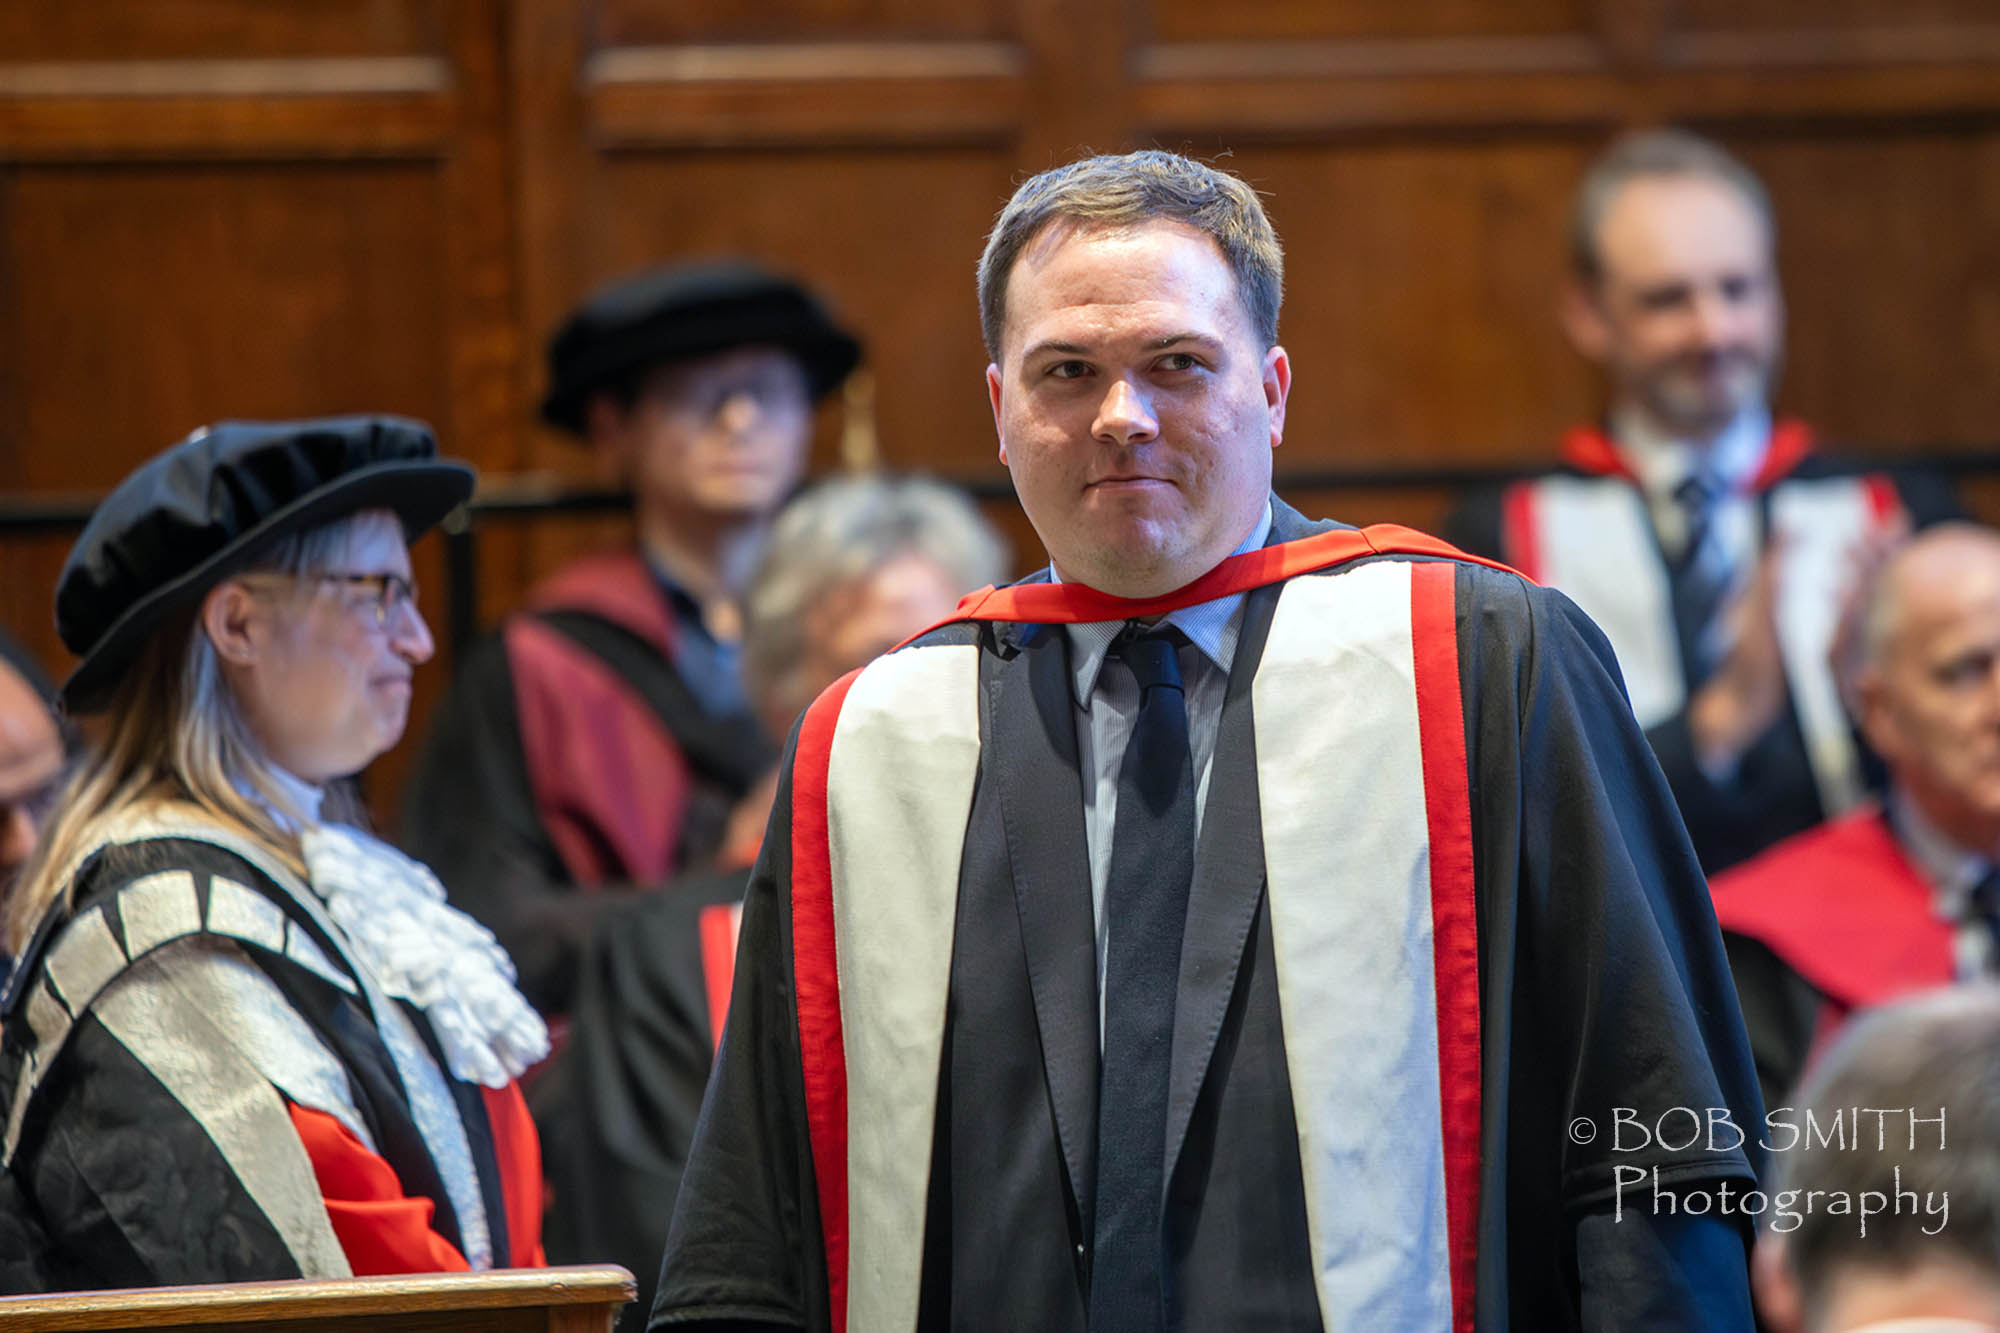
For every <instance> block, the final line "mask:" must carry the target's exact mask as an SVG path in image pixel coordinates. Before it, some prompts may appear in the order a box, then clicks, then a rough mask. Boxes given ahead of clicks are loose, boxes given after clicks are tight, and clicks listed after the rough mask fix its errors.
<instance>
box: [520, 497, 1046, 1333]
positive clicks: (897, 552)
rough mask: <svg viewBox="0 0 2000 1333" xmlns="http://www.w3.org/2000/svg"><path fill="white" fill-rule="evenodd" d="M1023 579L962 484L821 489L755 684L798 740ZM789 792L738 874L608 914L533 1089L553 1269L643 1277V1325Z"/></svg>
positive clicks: (781, 584)
mask: <svg viewBox="0 0 2000 1333" xmlns="http://www.w3.org/2000/svg"><path fill="white" fill-rule="evenodd" d="M1007 575H1008V570H1007V554H1006V547H1005V544H1004V542H1003V541H1002V540H1001V538H1000V537H999V536H998V535H997V534H996V533H995V532H994V531H993V529H992V528H991V527H990V526H989V525H988V524H987V522H986V520H985V519H984V518H982V517H981V516H980V514H979V511H978V510H977V509H976V508H974V506H973V505H972V503H971V502H970V501H969V500H967V499H966V498H965V496H964V495H962V494H961V493H959V492H958V491H956V490H953V489H952V488H951V487H948V486H945V485H943V484H941V483H938V482H935V481H927V480H922V479H918V478H913V477H904V478H891V477H884V476H874V475H870V476H858V477H847V478H839V479H836V480H831V481H825V482H822V483H820V484H819V485H817V486H815V487H813V488H812V489H811V490H809V491H807V492H805V493H804V494H803V495H802V496H800V497H799V498H798V499H797V500H794V501H793V502H792V503H791V504H790V505H788V506H786V508H785V510H784V511H783V513H782V514H780V515H779V518H778V522H777V524H776V526H775V527H774V528H773V529H772V533H771V541H770V545H769V547H768V548H767V549H766V551H765V553H764V559H763V563H762V564H761V565H760V566H759V568H758V571H757V574H756V576H755V578H754V579H753V580H752V581H751V584H750V588H749V592H748V594H747V596H746V597H745V599H744V611H745V625H744V639H743V648H744V674H745V681H746V684H747V686H748V688H749V692H750V699H751V702H752V704H753V705H754V707H755V708H756V710H757V714H758V717H759V718H760V719H762V721H763V722H764V724H765V725H766V726H768V727H769V728H770V729H771V732H772V734H773V735H779V736H782V735H785V734H786V733H788V732H789V731H791V729H792V724H793V722H794V721H795V720H796V718H797V716H798V715H799V713H801V712H802V711H804V709H805V707H806V705H807V704H810V703H811V702H812V701H813V699H814V698H815V697H816V696H817V695H818V694H819V692H820V691H821V690H822V689H824V688H825V687H826V686H828V685H830V684H832V683H833V682H834V681H836V680H838V679H839V678H840V677H841V676H843V675H846V674H847V673H848V672H849V671H852V670H854V669H855V668H856V667H859V666H862V665H865V664H866V663H868V662H869V661H871V660H873V659H874V658H876V657H878V656H880V655H881V654H882V653H885V652H887V651H888V650H889V649H891V648H893V647H895V646H896V645H897V644H899V643H901V642H903V640H905V639H907V638H909V637H911V636H912V635H914V634H916V633H918V632H919V631H921V630H924V629H927V628H929V627H930V626H931V625H933V624H935V623H937V622H938V621H939V620H942V619H944V618H945V617H946V616H948V615H949V614H951V611H952V609H953V608H954V607H955V606H956V605H957V603H958V599H959V597H960V596H961V595H962V594H964V593H967V592H970V591H971V590H973V589H974V588H979V587H984V586H986V585H987V584H991V583H995V582H998V581H1000V580H1002V579H1004V578H1006V577H1007ZM775 791H776V782H775V772H774V774H773V777H772V780H771V781H768V782H762V783H759V784H758V786H757V787H756V789H755V790H754V791H753V793H752V794H751V795H750V796H749V797H747V798H745V800H744V802H743V804H742V807H741V808H740V809H739V811H738V812H737V818H736V819H735V820H734V821H733V823H734V825H735V827H736V829H737V832H736V834H735V835H734V836H733V837H732V840H731V843H730V850H729V854H728V856H727V857H726V864H725V867H724V868H723V869H721V870H718V871H715V872H711V873H706V874H692V875H687V876H683V877H682V878H680V879H678V880H675V881H674V882H673V883H671V884H669V885H667V886H666V889H665V890H664V891H663V892H660V893H656V894H647V895H644V896H642V897H638V898H628V899H625V900H624V901H622V902H617V903H614V904H612V905H610V906H608V907H607V908H606V909H605V917H604V922H605V925H606V927H607V928H606V929H602V930H600V931H599V932H598V933H597V936H596V941H597V942H596V944H595V946H594V950H593V953H592V955H591V958H590V960H589V965H588V966H586V967H585V968H584V969H583V974H582V981H581V983H580V985H579V987H578V992H577V1000H576V1005H575V1008H574V1009H573V1010H572V1012H571V1028H570V1037H569V1041H568V1043H567V1044H566V1045H565V1046H564V1048H563V1050H562V1052H561V1054H560V1055H559V1056H557V1058H556V1059H555V1060H553V1061H552V1062H551V1063H550V1065H549V1066H548V1068H547V1070H545V1071H544V1072H543V1073H541V1074H538V1075H537V1076H536V1079H535V1083H534V1088H533V1100H534V1104H535V1114H536V1119H537V1120H538V1121H539V1122H540V1124H541V1125H542V1126H543V1128H544V1143H545V1148H546V1157H547V1162H548V1168H549V1179H550V1183H551V1186H552V1190H553V1198H552V1201H551V1204H550V1209H549V1217H548V1245H549V1253H550V1256H551V1257H552V1258H553V1259H554V1260H555V1261H556V1262H559V1263H583V1262H599V1263H601V1262H604V1261H606V1260H610V1261H613V1262H617V1263H621V1264H624V1265H625V1266H626V1267H627V1268H629V1269H631V1270H632V1272H633V1273H634V1274H635V1275H636V1276H637V1278H638V1281H639V1292H640V1294H639V1299H638V1300H637V1301H635V1302H634V1303H633V1304H631V1305H629V1306H627V1307H626V1319H627V1320H628V1321H629V1324H630V1326H631V1327H634V1328H636V1327H639V1326H641V1325H643V1324H644V1322H645V1318H646V1312H647V1311H649V1310H650V1309H651V1308H652V1290H653V1285H654V1280H655V1279H656V1277H657V1276H658V1274H659V1267H660V1254H661V1252H662V1251H663V1250H664V1249H665V1247H666V1239H667V1223H668V1221H669V1220H670V1219H671V1218H672V1216H673V1203H674V1195H675V1193H676V1192H677V1191H678V1189H679V1186H680V1176H681V1167H682V1164H683V1161H684V1159H685V1157H686V1154H687V1148H688V1142H689V1140H690V1139H691V1138H692V1136H693V1134H694V1122H695V1116H696V1114H697V1113H698V1112H699V1111H700V1109H701V1099H702V1092H703V1090H704V1089H705V1088H706V1087H707V1085H708V1069H709V1062H710V1059H711V1057H712V1055H713V1053H714V1049H715V1043H716V1041H717V1040H718V1039H719V1038H720V1036H721V1030H722V1019H723V1015H724V1014H725V1013H726V1012H727V1009H728V1003H727V1002H728V996H729V985H730V977H731V974H732V971H733V969H734V966H735V958H736V924H737V920H738V918H739V916H740V913H741V907H740V903H741V900H742V897H743V890H744V886H745V885H746V884H747V883H748V881H749V877H750V864H751V862H752V861H754V860H755V859H756V855H757V843H758V840H759V839H760V838H761V837H762V835H763V831H764V824H765V821H766V819H767V818H768V816H769V814H770V805H771V799H772V796H773V795H774V793H775Z"/></svg>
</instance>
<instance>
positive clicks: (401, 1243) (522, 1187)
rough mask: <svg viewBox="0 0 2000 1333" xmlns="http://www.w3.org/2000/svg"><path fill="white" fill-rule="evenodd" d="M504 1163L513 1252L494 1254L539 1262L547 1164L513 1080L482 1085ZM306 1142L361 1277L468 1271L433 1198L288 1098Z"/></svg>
mask: <svg viewBox="0 0 2000 1333" xmlns="http://www.w3.org/2000/svg"><path fill="white" fill-rule="evenodd" d="M480 1091H481V1092H482V1093H483V1094H484V1097H485V1102H486V1114H487V1118H488V1120H489V1122H490V1123H491V1125H492V1129H493V1150H494V1155H495V1157H497V1158H498V1159H499V1163H500V1190H501V1196H502V1197H503V1198H504V1199H505V1200H506V1208H507V1238H508V1247H509V1249H510V1251H511V1252H510V1253H509V1254H508V1255H506V1256H497V1255H496V1256H495V1260H496V1262H500V1261H502V1260H503V1259H504V1262H505V1264H506V1265H507V1266H509V1267H513V1268H541V1267H544V1266H546V1264H547V1260H545V1259H544V1258H543V1256H542V1239H541V1236H542V1166H541V1150H540V1147H539V1144H538V1142H537V1140H536V1138H535V1127H534V1123H533V1122H532V1121H531V1120H529V1118H528V1107H527V1103H525V1102H524V1101H522V1100H521V1091H520V1088H519V1087H518V1086H516V1085H515V1084H512V1083H509V1084H508V1085H507V1086H506V1087H505V1088H497V1089H496V1088H482V1089H480ZM286 1109H287V1110H288V1111H290V1112H291V1117H292V1127H293V1128H294V1129H296V1130H297V1131H298V1135H299V1142H300V1143H302V1144H303V1145H304V1146H305V1150H306V1158H307V1160H308V1161H310V1162H311V1163H312V1168H313V1175H314V1177H315V1178H316V1179H317V1180H318V1182H319V1191H320V1197H321V1199H322V1200H323V1201H324V1203H325V1204H326V1215H327V1219H328V1220H329V1221H330V1222H332V1223H333V1234H334V1235H335V1236H336V1237H338V1238H339V1240H340V1248H341V1249H342V1250H343V1251H344V1252H345V1253H346V1255H347V1263H348V1267H350V1268H352V1269H353V1270H354V1276H356V1277H379V1276H388V1275H392V1274H397V1273H463V1272H465V1271H466V1270H467V1268H468V1265H467V1263H466V1261H465V1256H464V1255H463V1254H461V1253H459V1250H458V1247H457V1246H455V1245H453V1244H452V1243H451V1242H450V1241H448V1240H446V1239H445V1238H444V1237H443V1236H441V1235H439V1234H438V1233H437V1232H436V1231H434V1230H432V1229H431V1217H432V1215H433V1214H434V1213H435V1212H436V1211H437V1209H436V1205H434V1204H433V1203H432V1202H431V1201H430V1200H429V1199H426V1198H421V1197H415V1198H413V1197H411V1196H409V1195H407V1194H405V1193H404V1192H403V1184H402V1182H401V1181H400V1180H398V1179H397V1178H396V1172H395V1170H394V1168H392V1167H391V1166H390V1165H389V1163H388V1162H386V1161H384V1160H383V1159H382V1158H381V1157H380V1156H378V1155H377V1154H375V1153H373V1152H370V1151H369V1150H368V1148H367V1147H366V1146H365V1145H364V1144H363V1143H362V1142H361V1140H360V1139H358V1138H356V1137H355V1136H354V1133H353V1131H352V1130H350V1129H348V1128H347V1126H345V1125H343V1124H341V1123H340V1121H338V1120H336V1119H335V1118H334V1117H333V1116H331V1115H328V1114H327V1113H326V1112H324V1111H317V1110H314V1109H312V1108H311V1107H306V1106H300V1105H298V1104H297V1103H295V1102H290V1103H287V1104H286Z"/></svg>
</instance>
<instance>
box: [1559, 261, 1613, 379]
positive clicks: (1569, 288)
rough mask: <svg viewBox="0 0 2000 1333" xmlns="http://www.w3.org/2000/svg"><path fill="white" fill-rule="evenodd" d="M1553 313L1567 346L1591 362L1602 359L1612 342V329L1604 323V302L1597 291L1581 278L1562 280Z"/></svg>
mask: <svg viewBox="0 0 2000 1333" xmlns="http://www.w3.org/2000/svg"><path fill="white" fill-rule="evenodd" d="M1556 316H1557V318H1558V319H1560V320H1561V322H1562V326H1563V332H1564V333H1566V334H1568V335H1569V341H1570V345H1571V346H1573V347H1575V348H1576V350H1577V351H1579V352H1581V353H1583V355H1584V356H1586V357H1588V358H1590V359H1591V360H1592V361H1597V362H1602V361H1603V360H1604V358H1605V354H1606V350H1607V349H1608V348H1609V347H1610V345H1611V330H1610V328H1609V326H1607V325H1606V324H1605V322H1604V305H1603V302H1602V300H1601V298H1600V296H1599V293H1598V292H1597V291H1596V290H1595V289H1593V288H1592V287H1590V286H1589V285H1587V284H1586V283H1585V282H1584V281H1583V279H1581V278H1574V277H1573V278H1571V279H1569V280H1568V281H1567V282H1565V283H1563V289H1562V296H1561V297H1560V298H1559V299H1558V300H1557V302H1556Z"/></svg>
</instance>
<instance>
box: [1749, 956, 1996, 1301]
mask: <svg viewBox="0 0 2000 1333" xmlns="http://www.w3.org/2000/svg"><path fill="white" fill-rule="evenodd" d="M1793 1100H1794V1101H1795V1102H1796V1103H1797V1106H1796V1108H1794V1113H1793V1117H1792V1120H1791V1122H1790V1123H1789V1124H1788V1125H1785V1126H1784V1128H1789V1129H1791V1130H1792V1131H1793V1134H1794V1135H1795V1136H1796V1135H1797V1134H1798V1133H1799V1126H1800V1125H1801V1124H1802V1123H1803V1124H1806V1125H1807V1126H1808V1128H1807V1129H1806V1131H1805V1133H1806V1135H1807V1136H1808V1137H1806V1138H1805V1139H1804V1140H1802V1141H1799V1142H1795V1143H1793V1144H1792V1145H1790V1146H1791V1149H1792V1150H1791V1151H1787V1152H1785V1153H1783V1155H1782V1157H1781V1159H1780V1161H1779V1163H1778V1172H1777V1181H1776V1185H1777V1189H1778V1193H1777V1195H1776V1197H1775V1198H1774V1200H1773V1203H1772V1213H1773V1217H1774V1218H1776V1217H1780V1216H1782V1217H1785V1219H1786V1225H1780V1224H1778V1223H1777V1222H1775V1221H1774V1222H1773V1224H1772V1225H1773V1229H1774V1230H1777V1231H1785V1230H1786V1228H1787V1226H1790V1227H1792V1228H1794V1229H1792V1230H1791V1231H1790V1233H1789V1234H1788V1235H1787V1236H1786V1238H1785V1239H1786V1246H1785V1253H1786V1257H1787V1262H1788V1263H1789V1264H1790V1265H1791V1269H1792V1273H1793V1276H1794V1277H1795V1278H1796V1279H1797V1281H1798V1285H1799V1293H1800V1295H1801V1296H1802V1297H1803V1298H1804V1302H1805V1306H1806V1310H1807V1312H1808V1319H1809V1321H1810V1320H1811V1319H1812V1318H1814V1317H1815V1316H1814V1314H1813V1312H1814V1311H1816V1310H1818V1309H1819V1308H1820V1307H1821V1306H1822V1305H1823V1303H1824V1301H1825V1298H1826V1294H1827V1292H1828V1291H1829V1289H1830V1288H1831V1286H1832V1284H1833V1280H1834V1278H1835V1275H1836V1274H1837V1273H1839V1272H1840V1271H1842V1270H1846V1269H1852V1268H1869V1269H1876V1270H1884V1271H1889V1272H1895V1271H1899V1270H1900V1271H1907V1270H1908V1269H1910V1268H1913V1267H1915V1266H1917V1265H1918V1264H1920V1263H1923V1262H1925V1261H1945V1262H1956V1263H1960V1264H1963V1265H1966V1266H1969V1267H1970V1268H1971V1269H1972V1270H1973V1271H1975V1272H1977V1273H1980V1274H1982V1275H1984V1276H1985V1277H1987V1278H1988V1279H1989V1280H1993V1279H2000V988H1996V987H1995V986H1993V985H1992V984H1991V983H1981V984H1977V985H1966V986H1957V987H1952V988H1949V989H1946V990H1939V991H1932V992H1929V993H1927V994H1924V995H1920V996H1915V997H1912V998H1910V999H1906V1000H1900V1001H1897V1002H1896V1003H1894V1004H1890V1005H1886V1006H1884V1007H1882V1008H1880V1009H1876V1010H1873V1011H1871V1012H1869V1013H1866V1014H1863V1015H1862V1016H1861V1017H1860V1018H1857V1019H1856V1020H1855V1021H1854V1023H1853V1024H1852V1025H1851V1026H1849V1027H1848V1029H1847V1030H1846V1031H1845V1032H1843V1033H1842V1034H1841V1036H1840V1038H1839V1040H1838V1041H1836V1042H1835V1043H1834V1045H1833V1047H1832V1049H1830V1050H1829V1051H1828V1052H1827V1053H1826V1054H1825V1055H1824V1056H1822V1057H1821V1059H1820V1061H1819V1063H1818V1065H1817V1066H1816V1067H1815V1068H1814V1070H1813V1072H1812V1073H1811V1074H1809V1075H1808V1076H1807V1078H1806V1081H1805V1084H1804V1086H1803V1087H1801V1088H1800V1089H1799V1090H1798V1092H1797V1093H1796V1094H1795V1095H1794V1098H1793ZM1854 1108H1860V1112H1859V1113H1860V1114H1862V1115H1867V1114H1870V1113H1872V1112H1874V1111H1877V1110H1878V1109H1881V1108H1893V1109H1895V1110H1897V1111H1901V1112H1902V1113H1903V1114H1902V1115H1901V1116H1900V1117H1898V1116H1890V1117H1887V1118H1885V1117H1882V1116H1879V1115H1877V1116H1875V1117H1874V1120H1873V1125H1872V1130H1871V1132H1869V1133H1868V1134H1867V1136H1866V1142H1865V1144H1864V1142H1863V1135H1862V1132H1861V1131H1862V1129H1863V1128H1865V1127H1867V1126H1866V1124H1865V1122H1863V1121H1861V1120H1859V1119H1857V1120H1855V1121H1854V1123H1853V1125H1852V1126H1851V1128H1852V1129H1853V1130H1854V1143H1855V1147H1854V1148H1853V1149H1851V1150H1848V1149H1846V1141H1845V1140H1844V1139H1836V1140H1835V1144H1834V1146H1832V1147H1830V1148H1829V1147H1828V1146H1826V1141H1825V1139H1824V1138H1816V1137H1812V1136H1813V1135H1815V1134H1816V1132H1817V1131H1816V1130H1815V1129H1813V1128H1812V1126H1813V1125H1814V1123H1815V1122H1816V1124H1817V1126H1818V1128H1819V1129H1821V1130H1824V1129H1826V1128H1827V1127H1828V1126H1834V1127H1836V1128H1839V1129H1840V1130H1841V1132H1842V1133H1845V1132H1846V1129H1847V1128H1850V1127H1843V1126H1841V1125H1840V1118H1841V1116H1842V1115H1843V1114H1845V1115H1848V1116H1854V1115H1856V1114H1857V1112H1856V1111H1855V1109H1854ZM1784 1109H1785V1108H1778V1109H1776V1110H1774V1111H1773V1112H1772V1114H1771V1116H1770V1117H1769V1121H1771V1122H1776V1121H1778V1120H1779V1118H1780V1116H1781V1115H1782V1113H1783V1111H1784ZM1808 1111H1810V1112H1811V1113H1812V1115H1813V1117H1814V1120H1813V1121H1802V1119H1801V1117H1802V1116H1803V1115H1804V1114H1805V1113H1806V1112H1808ZM1947 1117H1949V1119H1950V1134H1949V1135H1947V1134H1946V1132H1945V1130H1946V1124H1945V1121H1946V1118H1947ZM1768 1127H1770V1128H1773V1129H1775V1128H1778V1127H1779V1126H1778V1125H1776V1124H1770V1125H1769V1126H1768ZM1809 1190H1819V1191H1823V1192H1825V1193H1826V1194H1827V1195H1828V1196H1829V1197H1831V1196H1836V1195H1837V1196H1844V1197H1846V1198H1847V1199H1849V1200H1851V1201H1853V1202H1854V1203H1855V1204H1857V1205H1858V1203H1859V1201H1860V1197H1861V1195H1862V1194H1863V1193H1873V1194H1876V1195H1879V1196H1881V1197H1882V1198H1884V1199H1888V1198H1890V1197H1892V1196H1893V1195H1896V1194H1899V1193H1900V1194H1904V1195H1906V1196H1908V1197H1910V1198H1911V1199H1912V1204H1911V1209H1912V1211H1909V1212H1904V1211H1902V1210H1901V1203H1900V1200H1898V1202H1897V1211H1896V1212H1895V1213H1888V1212H1884V1213H1882V1214H1880V1215H1879V1216H1875V1217H1872V1218H1871V1219H1870V1220H1871V1222H1872V1225H1871V1226H1870V1227H1869V1228H1868V1229H1867V1230H1866V1231H1865V1232H1864V1231H1861V1230H1859V1229H1858V1228H1857V1227H1856V1225H1855V1220H1854V1218H1852V1217H1850V1216H1846V1215H1839V1214H1834V1215H1829V1214H1828V1213H1827V1212H1825V1211H1822V1210H1816V1209H1814V1208H1813V1207H1812V1206H1811V1205H1812V1202H1813V1200H1812V1198H1811V1196H1810V1195H1808V1194H1807V1193H1806V1191H1809ZM1788 1196H1789V1197H1788ZM1932 1196H1941V1197H1942V1198H1943V1199H1944V1200H1945V1202H1946V1203H1947V1205H1948V1206H1949V1213H1948V1216H1949V1219H1950V1224H1949V1225H1946V1224H1945V1223H1944V1222H1942V1221H1940V1222H1938V1223H1936V1225H1935V1226H1933V1225H1931V1224H1930V1221H1929V1217H1928V1215H1927V1214H1924V1213H1919V1212H1917V1211H1915V1210H1916V1209H1917V1208H1918V1207H1919V1205H1918V1204H1917V1203H1916V1202H1915V1200H1916V1199H1919V1198H1921V1199H1923V1200H1924V1201H1925V1206H1927V1205H1928V1202H1929V1200H1930V1198H1931V1197H1932ZM1800 1197H1804V1198H1805V1199H1806V1202H1807V1207H1806V1208H1805V1209H1804V1210H1803V1212H1799V1213H1781V1212H1780V1209H1784V1208H1791V1207H1792V1205H1793V1204H1794V1203H1795V1202H1796V1200H1797V1199H1798V1198H1800Z"/></svg>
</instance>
